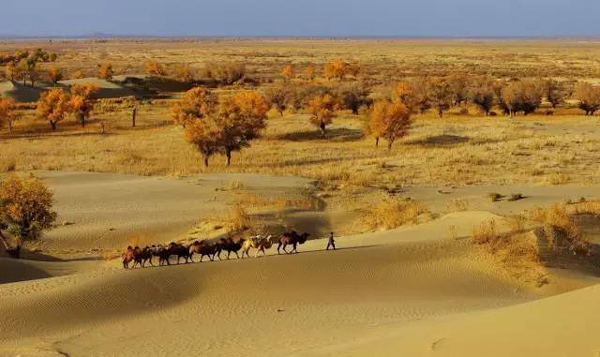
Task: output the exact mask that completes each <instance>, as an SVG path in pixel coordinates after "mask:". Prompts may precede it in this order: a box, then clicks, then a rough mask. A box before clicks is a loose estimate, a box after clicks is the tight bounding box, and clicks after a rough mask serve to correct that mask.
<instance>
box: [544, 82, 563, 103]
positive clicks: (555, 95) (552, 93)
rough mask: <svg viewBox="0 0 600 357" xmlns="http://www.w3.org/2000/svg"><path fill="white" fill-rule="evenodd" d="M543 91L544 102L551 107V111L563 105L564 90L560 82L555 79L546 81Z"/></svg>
mask: <svg viewBox="0 0 600 357" xmlns="http://www.w3.org/2000/svg"><path fill="white" fill-rule="evenodd" d="M543 91H544V96H545V97H546V100H548V102H549V103H550V105H552V109H554V110H556V107H557V106H559V105H561V104H562V103H564V101H565V88H564V85H563V83H562V82H559V81H557V80H555V79H548V80H546V81H544V83H543Z"/></svg>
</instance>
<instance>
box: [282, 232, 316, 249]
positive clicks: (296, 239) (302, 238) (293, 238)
mask: <svg viewBox="0 0 600 357" xmlns="http://www.w3.org/2000/svg"><path fill="white" fill-rule="evenodd" d="M309 236H310V234H308V233H302V234H300V235H299V234H298V233H297V232H296V231H291V232H286V233H283V234H282V235H281V237H279V244H278V245H277V254H281V252H280V251H279V249H280V248H281V247H282V246H283V251H284V252H286V253H287V254H291V253H294V252H296V253H298V250H297V247H298V244H304V243H305V242H306V240H307V239H308V237H309ZM288 245H291V246H293V247H294V249H292V250H291V251H290V252H288V251H287V250H285V247H287V246H288Z"/></svg>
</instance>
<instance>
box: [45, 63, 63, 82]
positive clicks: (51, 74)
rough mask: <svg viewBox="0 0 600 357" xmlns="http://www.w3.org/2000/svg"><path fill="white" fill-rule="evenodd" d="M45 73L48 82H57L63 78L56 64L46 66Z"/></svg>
mask: <svg viewBox="0 0 600 357" xmlns="http://www.w3.org/2000/svg"><path fill="white" fill-rule="evenodd" d="M46 74H47V75H48V79H50V82H52V83H54V84H57V83H58V82H60V81H62V80H63V78H64V73H63V71H62V70H61V69H60V68H59V67H58V66H50V67H48V69H47V70H46Z"/></svg>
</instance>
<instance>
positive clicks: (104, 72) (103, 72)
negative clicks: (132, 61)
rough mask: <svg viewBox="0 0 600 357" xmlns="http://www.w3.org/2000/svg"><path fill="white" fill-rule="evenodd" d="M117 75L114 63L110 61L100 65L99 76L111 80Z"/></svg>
mask: <svg viewBox="0 0 600 357" xmlns="http://www.w3.org/2000/svg"><path fill="white" fill-rule="evenodd" d="M114 75H115V71H114V69H113V65H112V63H110V62H104V63H101V64H99V65H98V77H100V78H102V79H106V80H111V79H112V78H113V76H114Z"/></svg>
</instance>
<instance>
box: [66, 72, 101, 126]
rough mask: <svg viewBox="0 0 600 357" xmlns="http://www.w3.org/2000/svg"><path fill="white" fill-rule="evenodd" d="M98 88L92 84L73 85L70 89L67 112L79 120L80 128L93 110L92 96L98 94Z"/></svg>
mask: <svg viewBox="0 0 600 357" xmlns="http://www.w3.org/2000/svg"><path fill="white" fill-rule="evenodd" d="M99 90H100V87H98V86H97V85H95V84H92V83H86V84H75V85H73V86H72V87H71V97H70V100H69V110H70V111H71V112H73V113H75V115H76V116H77V117H78V118H79V122H80V123H81V126H82V127H84V126H85V120H86V119H88V118H89V116H90V113H91V111H92V109H93V103H92V101H91V97H92V95H94V93H96V92H98V91H99Z"/></svg>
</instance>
